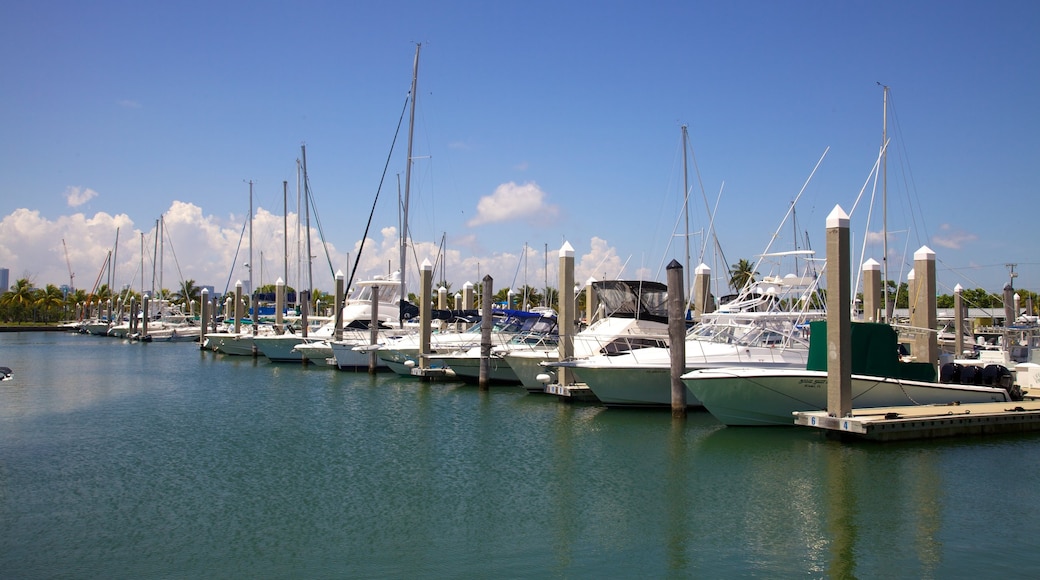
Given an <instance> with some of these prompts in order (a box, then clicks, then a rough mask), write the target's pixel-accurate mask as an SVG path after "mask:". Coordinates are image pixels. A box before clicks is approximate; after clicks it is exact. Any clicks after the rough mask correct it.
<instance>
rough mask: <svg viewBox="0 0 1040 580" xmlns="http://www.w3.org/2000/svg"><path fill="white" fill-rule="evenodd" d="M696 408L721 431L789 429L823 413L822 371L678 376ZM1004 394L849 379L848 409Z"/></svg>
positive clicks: (980, 398)
mask: <svg viewBox="0 0 1040 580" xmlns="http://www.w3.org/2000/svg"><path fill="white" fill-rule="evenodd" d="M683 383H684V384H686V387H687V389H689V391H690V392H691V393H693V394H694V396H696V397H697V399H698V400H700V402H701V404H703V405H704V407H705V408H706V409H707V410H708V411H709V412H710V413H711V414H712V415H714V416H715V418H716V419H718V420H719V421H720V422H722V423H724V424H726V425H734V426H736V425H744V426H754V425H794V417H793V413H795V412H797V411H823V410H826V409H827V373H826V372H825V371H806V370H801V371H790V372H784V371H777V370H763V369H747V368H730V369H710V370H699V371H694V372H690V373H687V374H685V375H683ZM1010 400H1011V398H1010V395H1009V394H1008V393H1007V391H1005V390H1004V389H1000V388H993V387H979V386H972V385H955V384H943V383H928V382H921V381H910V380H903V379H893V378H882V377H872V376H866V375H852V406H853V408H857V409H859V408H869V407H895V406H901V405H950V404H958V403H986V402H994V401H1000V402H1004V401H1010Z"/></svg>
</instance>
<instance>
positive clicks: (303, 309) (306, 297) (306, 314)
mask: <svg viewBox="0 0 1040 580" xmlns="http://www.w3.org/2000/svg"><path fill="white" fill-rule="evenodd" d="M299 295H300V336H302V337H303V338H307V331H308V330H309V324H308V322H307V320H308V319H309V318H310V317H311V291H310V290H302V291H300V293H299Z"/></svg>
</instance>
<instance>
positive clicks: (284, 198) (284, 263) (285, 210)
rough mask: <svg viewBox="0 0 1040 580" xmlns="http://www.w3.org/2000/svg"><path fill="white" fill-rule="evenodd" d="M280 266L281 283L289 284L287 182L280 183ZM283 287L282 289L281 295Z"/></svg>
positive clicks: (283, 297) (283, 305) (283, 299)
mask: <svg viewBox="0 0 1040 580" xmlns="http://www.w3.org/2000/svg"><path fill="white" fill-rule="evenodd" d="M282 248H283V250H282V266H283V268H284V270H285V273H284V276H285V277H284V278H282V281H283V282H285V284H289V182H288V181H282ZM284 293H285V286H283V287H282V294H284ZM281 298H282V308H283V309H284V308H285V296H282V297H281Z"/></svg>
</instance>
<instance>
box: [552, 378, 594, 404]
mask: <svg viewBox="0 0 1040 580" xmlns="http://www.w3.org/2000/svg"><path fill="white" fill-rule="evenodd" d="M545 394H547V395H555V396H557V397H560V398H561V399H563V400H565V401H575V402H589V403H596V402H599V399H598V398H597V397H596V395H595V394H594V393H593V392H592V389H590V388H589V387H588V386H587V385H584V384H581V383H576V384H573V385H558V384H551V385H545Z"/></svg>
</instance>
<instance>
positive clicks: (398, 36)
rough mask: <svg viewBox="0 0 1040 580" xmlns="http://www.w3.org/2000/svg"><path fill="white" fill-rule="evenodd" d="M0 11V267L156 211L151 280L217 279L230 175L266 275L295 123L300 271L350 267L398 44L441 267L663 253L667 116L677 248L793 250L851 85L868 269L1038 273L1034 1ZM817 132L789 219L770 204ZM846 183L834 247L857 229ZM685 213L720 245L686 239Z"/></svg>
mask: <svg viewBox="0 0 1040 580" xmlns="http://www.w3.org/2000/svg"><path fill="white" fill-rule="evenodd" d="M0 20H2V21H3V22H5V23H6V24H7V26H6V29H7V33H6V34H5V35H3V36H2V37H0V62H2V65H0V72H2V75H3V85H4V90H2V91H0V126H2V127H3V130H2V131H0V192H2V194H0V267H7V268H9V269H10V270H11V276H12V279H14V278H19V277H21V276H23V275H24V274H30V275H31V276H32V277H33V279H34V281H35V282H37V283H38V284H46V283H57V284H62V283H67V281H68V270H67V267H66V263H65V256H64V251H65V250H64V248H63V246H62V239H64V240H65V242H66V246H67V247H68V251H69V261H70V262H71V263H72V269H73V271H74V272H75V274H76V278H75V283H76V286H77V287H85V286H86V287H89V286H90V285H91V284H92V283H93V281H94V279H95V278H96V277H97V276H98V272H99V269H100V267H101V264H102V263H103V261H104V257H105V254H106V252H107V251H108V250H109V249H111V247H112V246H113V244H114V241H115V235H116V234H115V230H116V228H117V227H118V228H119V229H120V234H119V235H120V247H119V251H118V260H117V272H116V277H117V281H116V283H117V284H120V285H122V284H127V283H132V284H133V285H134V286H135V287H136V286H139V285H140V284H141V276H140V274H139V273H138V272H137V269H138V266H139V264H140V261H141V249H140V248H141V246H142V245H146V246H147V249H146V250H145V254H146V255H147V257H146V259H147V260H149V261H150V260H151V259H152V241H151V240H153V239H154V227H155V221H156V220H157V219H158V218H159V216H160V215H164V216H165V220H166V221H167V228H168V231H169V240H170V245H171V246H172V247H173V251H174V252H175V253H176V258H174V259H172V260H171V257H169V256H167V257H166V259H165V260H164V273H165V277H166V278H165V283H164V285H165V286H167V287H175V286H176V280H177V279H179V278H192V279H195V280H196V282H197V283H200V284H210V285H213V286H217V287H218V289H223V287H224V286H225V284H226V283H227V281H228V280H229V279H232V283H233V279H235V278H245V277H246V276H247V275H248V272H247V270H246V268H245V266H244V264H245V263H246V262H248V259H247V258H243V257H242V256H243V255H244V254H240V256H239V257H238V258H235V256H234V253H235V250H236V248H237V247H238V239H239V234H240V232H241V229H242V224H243V222H244V218H245V216H246V215H247V213H248V204H249V196H248V192H249V186H248V184H247V183H246V182H247V181H249V180H252V181H253V182H254V207H255V208H258V215H257V218H256V220H255V221H254V234H255V235H254V247H255V248H256V250H257V252H260V251H263V252H265V256H264V258H263V260H262V264H263V266H262V268H264V269H265V272H264V273H263V276H262V281H263V282H264V283H270V282H272V281H273V278H274V277H275V275H278V274H279V273H280V272H281V271H282V263H281V262H282V260H281V254H282V250H281V248H282V242H281V240H282V238H281V235H282V223H283V220H282V217H281V216H282V214H283V211H282V204H283V199H282V182H283V180H285V181H288V182H289V191H290V198H291V199H290V208H289V213H290V216H291V217H292V218H293V221H294V222H295V216H296V215H297V208H296V163H297V159H298V158H299V157H300V145H301V144H304V143H305V144H306V146H307V164H308V172H309V179H310V183H311V189H312V192H313V195H314V198H315V202H316V206H317V213H318V218H317V219H319V220H320V221H321V223H322V229H323V231H324V236H325V239H326V242H327V244H328V245H329V247H330V250H331V258H330V259H326V258H325V257H324V255H322V252H320V251H318V250H317V247H315V252H314V253H315V254H319V258H317V259H316V260H315V268H314V270H315V277H316V284H317V285H318V286H319V287H324V288H331V272H330V268H329V266H328V262H329V261H331V262H332V267H333V268H334V269H342V270H344V271H347V272H348V273H349V265H348V260H351V261H352V260H353V259H354V257H355V256H356V248H357V243H358V241H359V240H360V239H361V237H362V234H363V232H364V228H365V221H366V219H367V217H368V213H369V210H370V208H371V207H372V205H373V200H374V199H375V194H376V189H377V186H378V184H379V181H380V178H381V175H382V171H383V167H384V164H385V163H386V160H387V156H388V154H389V152H390V144H391V141H392V140H393V138H394V131H395V128H396V126H397V123H398V119H399V117H400V115H401V111H402V107H403V105H404V101H405V97H406V96H407V93H408V89H409V84H410V82H411V74H412V63H413V58H414V52H415V44H416V43H417V42H421V43H422V53H421V58H420V72H419V91H418V101H417V102H418V110H417V113H416V129H415V139H414V151H413V157H414V158H415V161H414V162H413V180H412V188H411V197H412V209H411V231H412V237H413V239H414V242H415V244H414V245H415V248H416V254H418V258H417V260H418V261H421V260H423V259H424V258H430V259H431V261H432V260H433V259H434V258H435V255H434V252H435V251H436V248H437V246H438V245H439V244H440V241H441V238H442V236H443V237H444V239H445V245H446V247H447V249H448V257H447V262H446V272H445V277H446V278H447V279H448V280H449V281H451V282H452V283H453V286H454V287H455V288H458V287H461V285H462V283H463V282H465V281H467V280H471V281H476V280H478V279H479V277H480V276H483V275H485V274H491V275H492V276H494V277H495V285H496V287H503V286H510V285H514V286H515V285H519V284H522V283H523V282H524V281H525V280H526V281H527V283H529V284H530V285H532V286H541V285H543V284H544V280H545V278H546V277H547V274H548V277H549V284H550V285H552V286H555V276H556V265H555V263H556V255H557V251H558V249H559V248H560V247H561V246H562V244H563V242H564V241H567V242H569V243H570V244H571V245H572V246H573V247H574V248H575V250H576V256H577V260H578V264H579V266H578V273H577V276H578V279H584V278H586V277H588V276H595V277H597V278H604V277H615V276H618V275H620V276H623V277H646V278H654V279H660V280H663V279H664V273H663V270H662V266H663V265H664V264H666V263H667V262H668V261H670V260H671V259H672V258H678V259H679V260H680V261H682V260H683V259H684V250H683V248H682V243H681V240H682V238H681V237H679V234H680V233H681V232H682V231H683V228H684V223H683V222H682V220H681V219H680V215H681V213H682V206H681V203H682V202H681V199H682V192H683V186H682V183H683V174H682V152H681V140H680V134H681V133H680V127H681V126H682V125H683V124H685V125H687V126H688V128H689V136H690V145H691V147H692V159H691V160H692V161H695V163H696V171H694V167H693V166H692V165H691V168H690V170H689V176H690V183H691V186H692V192H691V201H690V203H691V206H690V229H691V231H693V232H695V234H694V235H693V236H692V238H691V239H692V240H693V246H694V249H693V254H694V258H693V259H694V260H698V258H701V259H703V260H704V261H705V262H706V263H707V264H708V265H709V266H711V267H712V268H713V269H714V270H715V272H717V273H718V274H720V275H721V274H722V273H723V272H724V271H725V269H726V268H727V263H728V264H733V263H735V262H736V261H737V260H738V259H740V258H749V259H754V258H755V256H756V255H757V254H759V253H761V252H762V251H763V250H764V249H765V248H766V246H767V244H770V240H771V237H772V236H773V234H774V232H778V231H779V232H780V233H779V235H778V236H777V238H776V240H774V241H773V242H772V246H771V247H772V249H773V250H790V249H793V248H794V247H795V239H796V238H797V239H798V242H797V243H798V247H799V248H805V247H806V246H807V245H808V246H811V247H812V248H814V249H817V250H820V251H821V252H822V249H823V236H824V219H825V217H826V215H827V214H828V213H829V212H830V210H831V209H832V208H833V207H834V205H836V204H841V205H842V206H843V207H844V208H845V209H846V211H848V210H849V209H850V208H851V207H852V206H853V204H854V202H855V199H856V197H857V194H858V193H859V192H860V189H861V188H862V187H863V186H864V184H865V183H866V184H867V192H866V194H865V195H866V196H868V197H869V195H870V193H871V190H872V189H873V188H874V186H873V180H871V179H869V177H870V174H871V170H872V168H873V166H874V163H875V161H876V159H877V155H878V149H879V147H880V144H881V129H882V89H881V88H880V86H879V85H878V84H877V83H878V82H881V83H883V84H886V85H888V86H890V87H891V95H890V96H891V100H890V104H891V109H890V113H891V114H890V118H889V135H890V137H892V142H891V144H890V149H889V160H888V199H889V208H888V226H889V230H890V236H889V250H890V256H889V257H890V264H891V266H890V272H889V275H890V277H891V278H901V277H905V273H906V272H905V270H906V268H907V266H906V264H908V263H910V262H912V255H913V252H914V251H915V250H916V249H918V248H920V247H921V246H923V245H927V246H929V247H930V248H931V249H933V250H934V251H935V252H936V255H937V259H938V261H939V264H938V272H939V283H940V291H941V292H950V289H951V288H952V286H953V285H954V284H957V283H959V284H961V285H962V286H965V287H979V286H981V287H985V288H987V289H989V290H992V291H999V290H1000V288H1001V287H1002V286H1003V285H1004V284H1005V283H1006V282H1007V280H1008V268H1007V267H1006V266H1005V265H1006V264H1009V263H1014V264H1017V266H1016V268H1015V271H1016V273H1017V274H1018V278H1017V279H1016V281H1015V285H1016V287H1020V288H1028V289H1031V290H1034V291H1036V290H1037V289H1038V288H1040V259H1037V258H1036V257H1035V247H1036V242H1037V234H1036V230H1035V225H1034V224H1035V221H1036V211H1035V200H1036V199H1037V198H1036V195H1035V191H1036V185H1035V183H1036V182H1035V177H1034V172H1033V169H1034V167H1035V164H1036V161H1037V160H1038V159H1040V137H1038V135H1040V115H1038V114H1037V113H1036V110H1035V106H1036V105H1035V104H1036V103H1037V102H1040V76H1038V75H1037V71H1040V66H1038V64H1040V63H1038V60H1040V36H1038V35H1037V34H1036V30H1037V29H1038V25H1040V5H1038V4H1035V3H1033V2H991V3H985V4H983V3H979V2H958V1H953V2H925V1H919V2H886V1H881V2H878V1H874V2H858V1H853V2H815V1H812V2H808V1H806V2H801V1H792V2H768V1H767V2H759V1H747V2H725V3H723V2H668V3H663V2H654V3H645V2H601V3H593V2H572V3H559V2H540V1H535V2H523V3H500V2H400V1H398V2H370V3H362V2H292V3H287V2H177V3H157V2H108V1H100V2H89V3H82V2H25V1H20V0H12V1H8V2H5V3H3V5H2V6H0ZM406 124H407V121H406ZM404 145H405V135H404V129H402V134H401V135H400V136H399V137H398V142H397V146H396V148H395V150H394V152H393V156H392V157H391V159H390V166H389V173H388V175H387V178H386V181H385V183H384V186H383V191H382V194H381V197H380V199H379V201H378V203H377V204H376V211H375V218H374V222H373V227H372V230H371V231H370V233H369V240H370V241H369V242H368V243H367V245H366V247H365V250H364V252H363V254H362V256H363V259H362V265H361V268H360V270H361V273H362V274H365V275H369V274H374V273H381V272H384V271H386V270H388V269H395V268H397V264H396V262H397V257H396V254H397V252H396V248H395V246H396V236H397V226H398V217H397V201H396V198H397V190H398V175H400V179H401V180H402V181H403V178H404V177H403V176H404V168H405V147H404ZM825 150H826V151H827V154H826V157H825V158H824V160H823V162H822V163H821V164H820V166H819V168H818V169H817V170H816V172H815V174H814V175H813V177H812V179H811V181H809V183H808V185H807V186H806V187H805V191H804V193H803V194H802V197H801V199H800V200H799V202H798V205H797V206H796V214H795V215H796V217H797V222H796V223H790V222H787V223H785V224H784V225H783V226H781V220H782V218H783V217H784V215H785V212H787V210H788V208H789V207H790V204H791V202H792V201H793V200H794V199H795V197H796V196H797V195H798V193H799V191H800V190H801V189H802V187H803V184H805V182H806V180H807V179H808V178H809V175H810V173H811V172H812V170H813V168H814V166H815V165H816V164H817V161H818V160H819V158H820V157H821V155H823V153H824V151H825ZM877 187H878V188H880V185H878V186H877ZM877 195H878V197H880V189H878V194H877ZM866 203H867V202H866V201H864V202H861V204H863V205H861V206H857V209H856V212H854V214H853V244H854V246H856V247H857V255H858V254H859V252H860V247H859V244H862V242H863V240H864V239H865V238H868V237H870V236H871V234H876V233H877V232H879V231H880V230H881V220H880V218H879V217H878V216H879V215H880V211H881V210H880V209H879V208H878V209H875V213H874V214H873V215H874V217H873V218H872V221H873V223H871V224H869V226H868V224H867V223H866V209H865V207H866ZM878 203H880V202H878ZM711 213H714V218H713V219H712V217H711ZM710 225H714V229H715V232H716V235H717V237H718V241H719V246H720V247H721V248H722V252H723V253H724V260H725V261H722V260H723V258H718V257H716V256H713V255H711V254H710V253H709V254H705V255H703V256H701V249H700V247H701V245H703V244H704V239H705V236H706V235H707V233H706V232H708V231H709V226H710ZM293 227H294V226H293ZM142 233H143V234H144V237H143V238H142V236H141V234H142ZM314 235H315V236H317V233H315V234H314ZM290 237H291V238H292V239H293V240H294V241H293V242H292V243H293V244H295V239H296V238H295V234H290ZM142 240H143V241H142ZM525 244H527V247H528V250H527V252H528V254H527V256H526V259H524V258H523V257H522V255H523V253H524V247H525ZM546 248H548V253H549V260H548V261H549V268H548V273H547V272H546V271H545V250H546ZM241 252H243V253H244V252H248V249H247V248H246V247H245V246H244V245H243V248H242V250H241ZM348 253H349V257H348ZM881 253H882V251H881V246H880V244H871V246H869V247H868V248H867V250H866V251H865V257H873V258H875V259H878V260H879V261H880V259H881ZM290 254H294V250H290ZM293 259H294V260H295V257H294V258H293ZM410 260H416V258H410ZM258 261H260V260H259V257H254V259H253V263H254V264H256V263H257V262H258ZM171 262H173V264H171ZM694 265H696V264H694ZM412 267H414V264H413V266H412ZM291 268H295V266H291ZM144 269H145V271H146V272H147V274H146V277H150V276H151V274H150V272H151V269H152V267H151V266H150V265H147V266H145V268H144ZM253 275H254V278H261V275H260V272H258V271H257V269H255V268H254V274H253ZM294 276H295V275H294V274H292V275H290V284H291V285H296V283H295V281H294V280H293V279H292V278H293V277H294ZM171 280H172V281H171ZM260 281H261V280H257V281H256V283H259V282H260Z"/></svg>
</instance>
